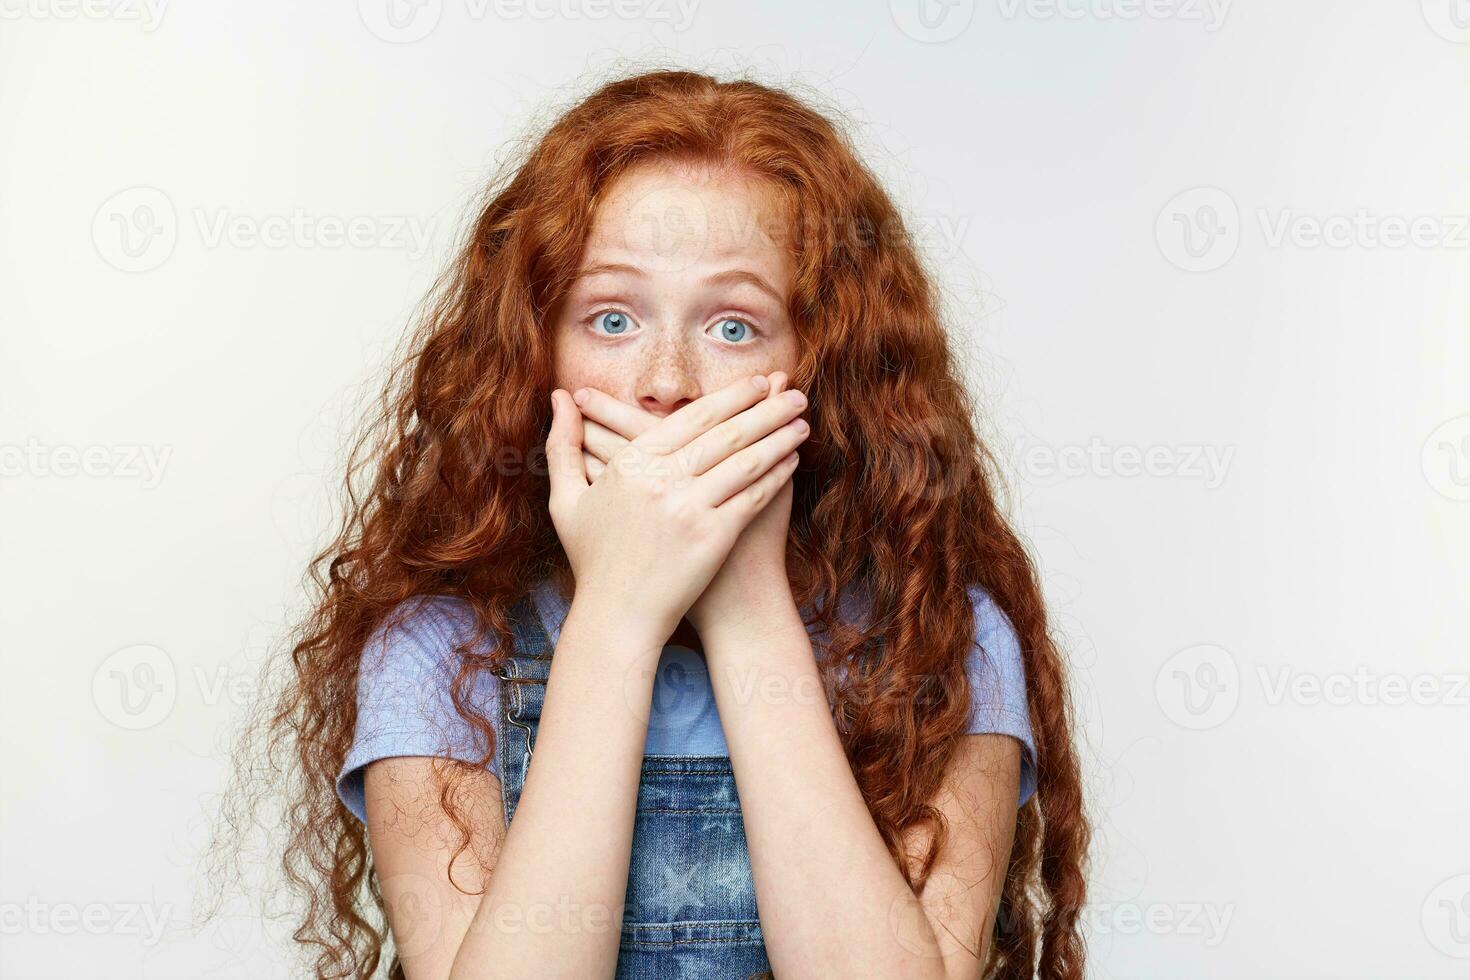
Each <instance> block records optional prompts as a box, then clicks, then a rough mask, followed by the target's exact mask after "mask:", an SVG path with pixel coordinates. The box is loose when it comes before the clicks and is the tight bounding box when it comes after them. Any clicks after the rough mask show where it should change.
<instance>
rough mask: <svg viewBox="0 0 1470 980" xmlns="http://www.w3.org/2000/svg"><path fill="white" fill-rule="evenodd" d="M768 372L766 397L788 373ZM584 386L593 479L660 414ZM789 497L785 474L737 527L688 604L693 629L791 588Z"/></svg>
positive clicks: (732, 617) (735, 615) (586, 446)
mask: <svg viewBox="0 0 1470 980" xmlns="http://www.w3.org/2000/svg"><path fill="white" fill-rule="evenodd" d="M769 377H770V380H771V390H770V392H769V393H768V394H767V395H766V397H767V398H773V397H775V396H776V395H778V394H780V392H781V391H782V390H784V389H785V387H786V383H787V381H788V380H789V379H788V377H787V375H786V373H785V372H784V371H777V372H774V373H773V374H771V375H770V376H769ZM588 391H590V392H592V397H591V398H589V399H587V404H586V405H583V406H581V411H582V433H583V438H582V457H583V459H584V460H585V461H586V463H587V475H588V476H589V477H590V478H591V479H592V480H594V481H595V480H596V479H597V477H598V476H599V475H600V474H601V473H602V471H603V469H604V467H605V465H606V463H607V461H608V460H609V459H611V458H612V457H613V454H614V453H616V452H617V451H618V450H619V449H621V448H622V447H623V446H624V444H626V443H627V442H629V441H630V440H632V439H635V438H637V437H638V436H639V435H640V434H642V432H643V431H644V430H645V429H647V428H649V427H650V426H651V425H653V424H654V423H655V422H657V421H658V420H659V417H658V416H657V415H654V414H653V413H652V412H649V411H646V410H645V409H643V408H641V407H639V406H637V405H629V404H628V403H626V402H623V401H619V400H618V399H616V398H613V397H612V396H611V395H608V394H607V393H605V392H602V391H599V390H597V389H596V388H589V389H588ZM791 497H792V490H791V481H790V480H787V481H786V482H785V483H783V484H782V485H781V490H780V491H779V492H778V493H777V494H776V495H775V496H774V497H772V498H771V500H770V502H769V503H767V504H766V506H765V507H764V508H762V510H761V512H760V513H759V514H757V515H756V516H755V518H754V519H752V520H751V522H750V523H749V524H748V525H746V527H745V530H744V531H742V532H741V534H740V537H739V538H738V539H737V540H736V542H735V546H734V548H732V549H731V551H730V554H729V556H728V557H727V558H726V559H725V563H724V565H722V566H721V567H720V570H719V571H718V572H716V573H715V577H714V578H713V579H712V580H711V581H710V584H709V585H708V586H707V587H706V588H705V590H704V592H703V594H701V595H700V597H699V598H698V599H697V600H695V603H694V605H693V606H691V607H690V608H689V611H688V613H687V618H688V620H689V622H690V624H691V625H692V626H693V627H694V628H695V630H696V631H698V632H700V633H703V632H705V631H706V630H707V629H709V628H711V627H714V626H717V625H719V624H722V623H729V622H734V621H736V620H737V619H739V618H740V617H741V616H743V615H748V614H750V613H751V611H752V608H753V606H754V603H755V602H756V601H757V600H759V599H760V598H761V597H763V596H766V595H771V594H773V591H774V590H779V589H783V588H784V589H790V582H789V580H788V579H787V577H786V539H787V535H788V533H789V530H790V524H791ZM774 594H777V595H779V593H778V592H775V593H774Z"/></svg>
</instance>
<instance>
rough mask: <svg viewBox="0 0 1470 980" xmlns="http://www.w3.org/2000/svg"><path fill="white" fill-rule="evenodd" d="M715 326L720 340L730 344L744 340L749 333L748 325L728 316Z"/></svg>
mask: <svg viewBox="0 0 1470 980" xmlns="http://www.w3.org/2000/svg"><path fill="white" fill-rule="evenodd" d="M715 326H717V327H719V328H720V339H721V340H725V341H728V342H730V343H732V344H735V343H739V342H740V341H742V340H744V339H745V337H746V335H747V334H749V333H750V332H751V327H750V324H748V323H746V322H745V321H744V320H737V319H735V318H734V317H730V316H727V317H725V319H723V320H721V321H720V322H719V323H717V324H715Z"/></svg>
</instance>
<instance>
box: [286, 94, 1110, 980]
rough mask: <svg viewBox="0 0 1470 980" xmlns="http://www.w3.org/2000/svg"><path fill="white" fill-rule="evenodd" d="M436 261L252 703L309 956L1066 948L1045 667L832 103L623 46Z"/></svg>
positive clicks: (1036, 613) (539, 967)
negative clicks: (663, 62)
mask: <svg viewBox="0 0 1470 980" xmlns="http://www.w3.org/2000/svg"><path fill="white" fill-rule="evenodd" d="M440 287H441V288H440V289H439V291H438V293H437V301H436V302H435V304H434V305H433V307H432V309H431V311H430V313H429V315H428V316H427V317H426V320H425V323H424V325H423V327H422V328H421V330H420V332H419V333H418V335H417V336H416V337H415V338H414V339H413V341H412V349H411V351H410V352H409V356H408V357H407V358H406V359H405V360H404V362H403V364H402V365H401V367H400V369H399V371H398V372H397V374H395V377H394V380H393V382H392V385H391V387H390V389H389V402H388V403H387V412H386V413H385V415H384V417H383V419H381V420H380V421H381V425H380V427H379V428H378V429H377V430H376V437H375V438H369V439H368V440H366V441H365V442H364V443H363V444H361V445H360V446H359V447H358V450H357V452H355V453H354V460H353V465H352V469H351V472H353V473H354V474H358V473H365V474H367V475H368V476H369V477H370V479H371V483H370V486H368V487H367V488H366V490H359V491H357V492H354V493H352V494H351V495H350V498H349V499H350V501H351V507H350V509H349V512H348V514H347V520H346V522H345V523H344V525H343V529H342V531H341V533H340V535H339V537H338V539H337V540H336V542H335V543H334V544H333V545H332V546H331V547H330V548H328V549H327V550H326V551H325V552H324V553H323V554H322V555H321V556H320V557H319V558H318V563H317V567H318V568H319V569H320V574H319V582H320V583H321V587H322V592H321V596H320V600H319V604H318V606H317V608H316V610H315V613H314V615H313V616H312V618H311V619H310V620H309V621H308V622H307V623H306V624H305V625H304V626H303V628H302V629H301V631H300V635H299V636H298V637H297V640H298V642H297V643H296V645H295V648H294V650H293V658H292V663H293V666H294V672H293V677H292V681H291V683H290V686H289V689H288V690H287V691H286V692H285V697H284V700H283V701H282V703H281V704H280V705H279V706H278V709H277V711H276V713H275V716H274V719H273V726H274V728H273V730H274V732H275V734H276V736H277V737H278V738H289V739H290V740H291V743H292V745H293V746H294V750H295V752H296V763H297V766H298V769H297V771H296V772H295V773H293V776H294V777H295V778H294V779H293V782H292V787H293V788H292V796H293V798H292V800H291V801H290V802H291V804H292V805H291V806H290V807H289V809H288V811H287V829H288V831H289V833H290V835H291V839H290V845H289V847H288V850H287V853H286V855H285V864H286V870H287V873H288V877H289V878H290V880H291V881H292V882H293V883H294V884H296V885H297V886H299V887H301V888H302V889H304V890H305V891H306V892H307V898H308V903H307V913H306V918H305V920H304V921H303V922H302V923H301V924H300V927H299V929H298V930H297V933H296V936H297V939H298V940H300V941H301V942H304V943H308V944H311V945H312V946H313V947H314V948H315V950H316V953H317V958H316V964H315V969H316V972H317V975H319V976H323V977H325V976H333V977H345V976H352V977H368V976H371V975H374V974H376V973H377V971H378V969H379V967H380V966H381V965H382V964H383V963H384V962H385V961H386V962H387V964H388V969H389V972H390V975H392V976H395V977H408V978H410V980H443V978H447V977H453V978H455V980H488V978H501V977H516V978H521V977H537V978H543V977H575V978H586V977H607V976H617V977H627V978H658V977H746V976H758V975H770V974H771V973H774V975H775V976H777V977H780V978H782V980H787V978H796V977H864V978H870V977H902V978H926V977H933V978H940V977H954V978H958V977H976V976H981V975H984V976H994V977H1004V978H1019V977H1031V976H1033V975H1039V976H1042V977H1046V978H1069V980H1070V978H1080V977H1081V976H1082V975H1083V950H1082V942H1081V939H1080V936H1079V932H1078V925H1079V922H1078V916H1079V912H1080V909H1081V907H1082V904H1083V899H1084V891H1085V881H1084V877H1083V862H1084V856H1085V851H1086V846H1087V840H1088V832H1087V827H1086V824H1085V822H1084V820H1083V817H1082V800H1081V793H1080V782H1079V777H1078V770H1077V764H1076V761H1075V757H1074V753H1073V748H1072V742H1071V729H1070V720H1069V714H1070V712H1069V708H1068V699H1067V691H1066V683H1065V677H1064V671H1063V665H1062V661H1061V660H1060V658H1059V656H1058V653H1057V651H1056V649H1055V647H1054V646H1053V644H1052V642H1051V641H1050V639H1049V638H1048V631H1047V624H1046V617H1045V612H1044V610H1043V606H1042V600H1041V593H1040V590H1039V588H1038V584H1037V578H1036V574H1035V571H1034V569H1033V566H1032V564H1031V562H1030V561H1029V559H1028V558H1027V555H1026V553H1025V551H1024V550H1023V548H1022V546H1021V544H1020V543H1019V541H1018V540H1017V537H1016V535H1015V533H1014V532H1013V531H1012V530H1011V528H1010V527H1009V526H1008V524H1007V522H1006V520H1005V519H1004V518H1003V516H1002V515H1001V513H1000V511H999V509H998V507H997V502H996V499H995V493H994V490H993V485H992V480H993V477H992V472H991V469H992V467H991V464H990V460H989V457H988V455H987V454H986V452H985V450H984V449H983V447H982V446H981V445H980V443H979V441H978V439H977V437H976V435H975V432H974V426H973V424H972V421H971V420H972V412H973V407H972V403H971V401H970V399H969V396H968V395H967V393H966V392H965V390H964V388H963V386H962V384H961V383H960V381H959V380H958V373H957V371H956V368H955V365H954V363H953V361H952V358H951V355H950V353H949V350H948V347H947V342H946V335H945V331H944V329H943V326H942V324H941V322H940V319H939V316H938V312H937V302H936V297H935V290H934V288H933V286H932V284H931V282H930V280H929V278H928V277H927V276H926V273H925V272H924V270H923V269H922V267H921V264H920V261H919V259H918V258H917V256H916V253H915V249H914V247H913V244H912V240H911V238H910V237H909V236H908V234H907V233H906V232H905V231H904V228H903V225H902V223H901V220H900V218H899V215H898V213H897V212H896V211H895V209H894V206H893V205H892V203H891V202H890V200H889V198H888V197H887V195H886V194H885V193H884V191H883V190H882V189H881V188H880V186H879V185H878V184H877V183H876V182H875V180H874V178H873V177H872V175H871V174H870V173H869V171H868V170H867V169H865V167H864V166H863V165H862V164H861V163H860V162H859V161H858V159H857V156H856V155H855V153H854V152H853V150H852V149H851V147H850V146H849V145H848V143H847V142H846V141H845V140H844V138H843V137H842V136H841V135H840V134H839V132H838V131H836V130H835V129H834V127H833V126H832V125H831V124H830V123H829V122H828V121H827V120H826V119H825V118H824V117H823V116H821V115H819V114H818V113H816V112H814V111H812V110H811V109H809V108H808V107H806V106H805V105H803V104H802V103H800V102H799V101H797V100H795V99H793V98H792V97H791V96H789V95H787V94H785V93H782V92H779V91H774V90H772V89H769V88H766V87H763V86H760V85H757V84H754V83H751V82H733V83H720V82H717V81H715V80H713V79H711V78H708V77H706V76H704V75H700V74H693V73H687V72H656V73H652V74H645V75H641V76H638V77H634V78H629V79H625V80H622V81H617V82H615V83H612V84H609V85H607V86H605V87H604V88H602V89H601V90H600V91H598V92H596V93H595V94H594V95H592V96H591V97H590V98H588V99H586V100H585V101H583V102H581V103H580V104H578V105H576V106H575V107H574V108H572V109H571V110H570V111H568V112H566V113H565V115H563V116H562V117H561V118H560V119H559V120H558V121H557V122H556V123H555V124H554V125H553V126H552V127H551V128H550V130H549V131H548V132H547V133H546V134H545V135H544V136H543V137H542V138H541V139H540V140H539V142H537V143H536V144H535V146H534V147H532V148H531V149H530V151H529V153H528V155H527V156H526V158H525V159H524V160H523V161H521V162H520V163H519V165H518V166H516V167H515V168H514V169H513V171H512V172H510V173H509V175H508V179H505V180H503V181H501V182H498V183H497V184H496V185H494V186H492V188H491V190H490V193H489V196H488V200H487V203H486V204H485V206H484V208H483V211H482V212H481V213H480V215H479V217H478V219H477V220H476V221H475V223H474V226H473V229H472V231H471V233H470V235H469V238H468V241H467V244H466V245H465V246H464V248H463V250H462V252H461V253H460V255H459V256H458V258H457V260H456V262H455V265H454V267H453V269H452V271H451V272H450V273H449V274H448V275H447V276H446V277H445V278H444V280H443V281H442V282H441V284H440ZM385 924H386V927H387V928H386V929H385ZM389 929H391V935H392V940H393V946H392V948H393V954H392V956H391V957H385V956H384V948H385V945H386V944H387V939H388V935H387V932H388V930H389Z"/></svg>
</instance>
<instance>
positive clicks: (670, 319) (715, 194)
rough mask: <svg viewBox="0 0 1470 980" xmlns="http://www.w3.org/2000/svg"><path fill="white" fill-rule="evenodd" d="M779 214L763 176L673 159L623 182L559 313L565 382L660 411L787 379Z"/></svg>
mask: <svg viewBox="0 0 1470 980" xmlns="http://www.w3.org/2000/svg"><path fill="white" fill-rule="evenodd" d="M781 215H782V211H781V208H780V205H779V201H778V200H777V198H776V197H775V196H774V194H773V193H772V192H771V191H770V189H768V188H766V187H765V186H764V185H762V184H761V183H760V182H758V181H754V180H749V179H742V178H738V177H732V176H728V175H716V174H713V173H711V172H709V171H707V170H704V169H698V170H693V169H688V168H674V167H671V166H669V165H667V164H648V165H644V166H642V167H638V168H635V169H633V170H630V171H629V172H627V173H625V174H624V175H622V176H621V177H620V178H619V179H618V180H617V181H615V182H614V183H613V185H612V186H611V187H610V188H609V189H608V191H607V193H606V195H605V196H604V198H603V200H602V201H601V202H600V203H599V204H598V207H597V211H596V213H595V214H594V216H593V227H592V231H591V235H590V237H589V240H588V242H587V245H586V247H585V248H584V249H583V254H582V262H581V266H580V269H579V273H578V277H577V280H576V281H575V282H574V283H573V285H572V287H571V290H570V291H569V292H568V293H567V295H566V296H565V297H564V298H563V300H562V302H561V303H559V304H558V305H557V308H556V309H555V311H554V312H553V315H552V323H551V327H552V331H553V338H554V340H553V347H554V354H555V373H556V384H557V386H559V387H561V388H564V389H566V390H567V391H576V390H577V389H578V388H580V387H583V386H587V387H592V388H597V389H599V390H601V391H605V392H607V393H608V394H610V395H612V396H613V397H614V398H618V399H621V400H622V401H625V402H628V403H629V404H634V405H639V406H641V407H642V408H644V409H645V410H647V411H649V412H652V413H653V414H655V415H659V416H663V415H668V414H669V413H671V412H673V411H675V410H677V409H679V408H681V407H682V406H684V405H686V404H688V403H689V402H691V401H693V400H695V399H696V398H699V397H701V396H703V395H706V394H709V393H710V392H712V391H716V390H718V389H720V388H723V387H724V386H726V385H728V384H730V383H731V382H733V381H735V380H736V379H737V378H740V377H744V376H748V375H751V374H769V373H771V372H773V371H785V372H787V373H788V374H790V373H791V372H792V371H793V370H794V369H795V367H796V359H797V350H798V345H797V337H796V332H795V329H794V327H793V326H792V324H791V320H790V317H789V316H788V315H787V312H786V301H787V298H788V297H789V295H790V289H791V279H792V276H793V273H794V270H793V268H792V261H791V257H790V255H789V253H788V252H787V251H786V249H785V248H784V247H782V246H781V245H780V242H781V241H783V240H784V238H785V234H784V229H781V228H779V227H778V224H779V222H780V221H781V220H782V217H781Z"/></svg>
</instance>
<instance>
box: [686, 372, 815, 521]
mask: <svg viewBox="0 0 1470 980" xmlns="http://www.w3.org/2000/svg"><path fill="white" fill-rule="evenodd" d="M805 409H806V398H805V397H804V396H803V395H802V393H801V392H799V391H796V390H795V389H791V390H789V391H785V392H782V393H781V394H779V395H777V396H775V397H773V398H767V399H765V400H763V401H761V402H760V403H759V404H756V405H753V406H751V407H750V408H748V409H746V410H745V411H743V412H741V413H739V414H738V415H736V416H735V417H734V418H730V419H726V420H725V421H723V422H721V423H720V424H719V425H717V426H715V427H714V428H713V429H710V430H709V431H708V432H705V433H703V434H702V435H700V436H699V437H698V438H696V439H695V440H694V441H693V442H691V443H689V445H687V446H685V447H684V448H683V449H681V450H679V452H678V453H677V455H676V461H677V464H678V466H677V467H676V468H677V469H678V471H679V472H682V473H688V474H690V475H692V476H696V477H697V476H700V475H702V474H704V473H707V472H709V471H710V470H713V469H714V468H715V467H717V466H719V465H720V463H722V462H723V461H725V460H726V459H728V458H730V457H732V456H734V455H735V454H737V453H739V452H740V451H741V450H743V449H746V448H747V447H749V446H753V445H755V444H756V443H758V442H760V441H761V440H762V439H764V438H765V437H766V436H768V435H770V434H771V433H773V432H775V431H776V430H777V429H779V428H781V426H783V425H785V424H787V423H788V422H790V421H792V420H793V419H795V418H797V417H798V416H799V415H801V413H802V412H803V411H804V410H805ZM791 449H792V447H791V446H787V447H786V450H785V451H783V453H782V455H784V454H785V452H787V451H790V450H791ZM777 458H779V457H777ZM771 462H775V460H772V461H771ZM750 475H751V477H752V478H753V477H754V476H755V474H754V473H752V474H750ZM742 485H743V484H742ZM737 489H739V488H738V487H731V488H729V491H728V493H727V494H726V496H728V495H729V494H730V493H734V492H735V490H737ZM721 499H723V498H721ZM716 503H718V501H716Z"/></svg>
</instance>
